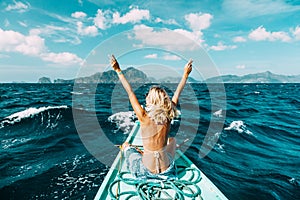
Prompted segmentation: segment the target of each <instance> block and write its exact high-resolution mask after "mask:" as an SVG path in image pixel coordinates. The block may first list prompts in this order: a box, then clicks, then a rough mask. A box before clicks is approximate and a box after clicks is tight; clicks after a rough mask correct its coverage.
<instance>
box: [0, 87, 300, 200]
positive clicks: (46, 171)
mask: <svg viewBox="0 0 300 200" xmlns="http://www.w3.org/2000/svg"><path fill="white" fill-rule="evenodd" d="M299 86H300V84H226V85H225V90H226V106H225V107H220V108H218V105H216V106H213V107H212V104H214V103H217V104H218V101H212V99H211V95H210V90H209V89H208V88H207V87H206V85H204V84H193V85H191V88H192V90H193V92H192V93H188V92H186V93H183V94H182V97H181V101H180V103H181V104H180V106H179V107H180V108H181V111H182V119H178V120H176V121H175V122H174V124H173V126H172V134H174V135H176V137H177V139H178V142H179V143H181V142H183V141H184V140H186V139H189V141H188V142H187V143H184V144H183V145H182V148H183V149H184V151H185V154H186V155H187V156H188V157H189V158H190V159H191V160H192V161H193V162H194V163H195V164H196V165H197V166H198V167H199V168H200V169H201V170H202V171H203V172H204V173H205V174H206V175H207V176H208V177H209V178H210V179H211V180H212V181H213V182H214V183H215V185H216V186H217V187H218V188H219V189H220V190H221V191H222V192H223V193H224V194H225V195H226V196H227V197H228V198H229V199H268V200H270V199H300V173H299V167H300V153H299V152H300V132H299V131H300V125H299V121H300V87H299ZM116 87H118V86H115V85H98V88H97V92H96V94H94V93H95V91H93V88H92V86H90V85H82V86H81V89H80V91H78V90H77V91H74V90H73V86H72V85H68V84H61V85H60V84H59V85H54V84H49V85H47V84H45V85H43V84H0V95H1V96H0V108H1V113H0V138H1V148H0V151H1V152H0V157H1V159H0V169H1V174H0V196H1V199H92V198H93V197H94V195H95V194H96V192H97V190H98V188H99V186H100V185H101V182H102V181H103V179H104V177H105V174H106V173H107V172H108V169H109V166H106V165H108V163H109V162H110V160H113V158H114V156H115V155H116V153H117V151H118V149H117V148H115V147H114V146H113V145H112V144H120V143H122V142H123V141H124V140H125V139H126V137H127V134H128V132H129V131H130V128H131V127H132V125H133V124H134V121H135V120H136V119H135V117H134V116H133V115H132V112H131V108H130V104H129V102H128V99H127V97H126V95H124V94H125V93H124V91H117V94H114V92H116V91H115V90H116ZM148 87H150V86H149V85H143V86H141V87H140V88H138V89H137V90H136V94H137V96H138V98H139V100H140V102H141V103H142V104H143V103H144V95H145V93H146V92H145V90H146V89H147V88H148ZM165 87H166V88H167V90H168V92H169V93H170V95H171V94H172V91H174V88H175V87H176V85H172V84H169V85H165ZM119 93H120V94H119ZM192 95H194V96H195V97H196V101H190V99H191V97H192ZM72 97H73V99H72ZM74 97H77V99H75V100H76V101H77V102H76V103H75V104H74ZM195 108H197V109H196V110H195ZM212 108H214V109H212ZM215 108H218V109H215ZM113 114H114V115H113ZM183 116H184V118H183ZM74 117H80V123H77V124H76V123H74ZM95 117H96V120H97V122H98V123H99V124H100V126H99V127H101V130H102V131H101V132H100V133H99V130H98V129H99V128H98V127H97V126H95V125H94V124H93V123H92V121H93V118H95ZM222 117H223V118H224V123H221V122H220V123H221V124H218V126H221V131H218V132H213V134H211V135H210V136H209V137H208V140H204V138H205V136H206V135H207V132H208V131H210V128H209V125H210V122H211V121H212V120H214V119H219V118H222ZM79 132H80V133H79ZM102 138H108V140H109V141H110V142H111V143H104V142H101V141H104V139H103V140H102ZM94 139H95V141H97V140H99V141H100V142H97V143H95V144H93V147H94V148H95V149H96V151H95V152H97V153H98V154H99V155H100V157H101V159H100V160H101V161H103V160H105V161H107V162H105V163H103V162H102V163H101V162H100V161H99V158H98V159H96V158H95V157H94V156H93V155H94V153H95V152H91V151H90V149H91V147H88V146H87V144H86V142H84V141H88V142H90V141H93V140H94ZM203 141H206V142H205V144H204V143H203ZM215 142H216V143H215ZM203 146H205V147H206V148H208V149H211V151H209V153H208V154H207V155H206V156H205V157H203V156H202V155H203V152H202V150H200V149H201V147H203ZM110 149H113V151H111V153H109V154H107V153H105V154H104V153H103V152H107V151H108V150H110ZM99 155H98V156H99ZM96 157H97V156H96Z"/></svg>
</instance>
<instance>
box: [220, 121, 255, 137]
mask: <svg viewBox="0 0 300 200" xmlns="http://www.w3.org/2000/svg"><path fill="white" fill-rule="evenodd" d="M224 130H226V131H228V130H234V131H237V132H238V133H246V134H248V135H253V133H252V132H251V131H249V130H248V129H247V128H246V125H245V124H244V122H243V121H240V120H239V121H233V122H231V124H230V125H229V127H226V128H224Z"/></svg>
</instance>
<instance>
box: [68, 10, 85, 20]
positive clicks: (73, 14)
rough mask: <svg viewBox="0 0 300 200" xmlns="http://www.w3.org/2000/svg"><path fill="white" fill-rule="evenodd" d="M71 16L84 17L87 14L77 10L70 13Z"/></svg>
mask: <svg viewBox="0 0 300 200" xmlns="http://www.w3.org/2000/svg"><path fill="white" fill-rule="evenodd" d="M71 16H72V17H74V18H76V19H78V18H84V17H86V16H87V15H86V14H85V13H84V12H79V11H77V12H74V13H72V14H71Z"/></svg>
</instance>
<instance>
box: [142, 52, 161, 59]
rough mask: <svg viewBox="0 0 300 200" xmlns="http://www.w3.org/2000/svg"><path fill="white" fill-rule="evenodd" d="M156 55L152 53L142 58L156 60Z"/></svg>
mask: <svg viewBox="0 0 300 200" xmlns="http://www.w3.org/2000/svg"><path fill="white" fill-rule="evenodd" d="M157 57H158V56H157V54H156V53H153V54H148V55H146V56H144V58H149V59H157Z"/></svg>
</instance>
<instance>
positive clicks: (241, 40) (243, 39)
mask: <svg viewBox="0 0 300 200" xmlns="http://www.w3.org/2000/svg"><path fill="white" fill-rule="evenodd" d="M233 41H234V42H246V41H247V40H246V38H244V37H241V36H237V37H235V38H233Z"/></svg>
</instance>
